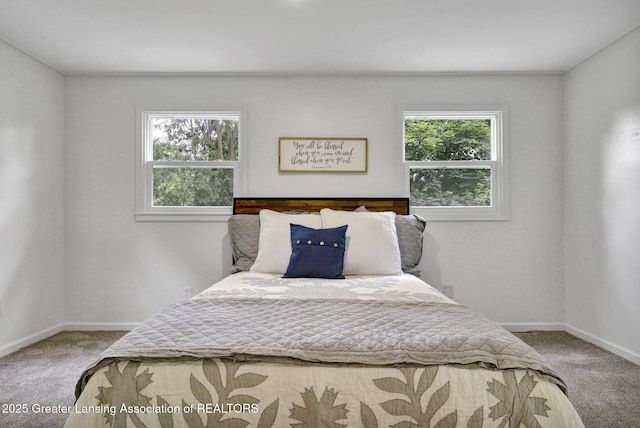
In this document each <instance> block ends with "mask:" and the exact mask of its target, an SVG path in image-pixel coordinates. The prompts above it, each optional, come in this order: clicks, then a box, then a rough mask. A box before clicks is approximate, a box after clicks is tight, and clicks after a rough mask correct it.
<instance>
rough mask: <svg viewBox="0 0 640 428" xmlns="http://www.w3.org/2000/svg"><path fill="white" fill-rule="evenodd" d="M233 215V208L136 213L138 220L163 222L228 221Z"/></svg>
mask: <svg viewBox="0 0 640 428" xmlns="http://www.w3.org/2000/svg"><path fill="white" fill-rule="evenodd" d="M230 216H231V208H229V210H228V211H225V212H216V213H211V212H209V213H193V212H192V213H179V212H178V213H177V212H158V213H136V221H139V222H146V221H161V222H194V221H195V222H213V223H226V222H227V221H228V220H229V217H230Z"/></svg>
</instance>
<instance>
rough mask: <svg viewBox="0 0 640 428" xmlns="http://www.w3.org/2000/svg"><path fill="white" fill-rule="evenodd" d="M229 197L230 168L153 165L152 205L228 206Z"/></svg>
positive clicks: (230, 198)
mask: <svg viewBox="0 0 640 428" xmlns="http://www.w3.org/2000/svg"><path fill="white" fill-rule="evenodd" d="M232 200H233V169H229V168H218V169H209V168H160V167H157V168H154V169H153V205H154V206H156V207H184V206H193V207H209V206H229V205H231V202H232Z"/></svg>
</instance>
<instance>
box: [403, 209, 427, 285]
mask: <svg viewBox="0 0 640 428" xmlns="http://www.w3.org/2000/svg"><path fill="white" fill-rule="evenodd" d="M426 225H427V222H426V220H425V219H423V218H422V217H420V216H419V215H415V214H409V215H396V231H397V232H398V246H399V247H400V261H401V262H402V271H403V272H406V273H410V274H412V275H415V276H420V274H421V273H422V272H421V270H420V266H419V265H420V260H421V259H422V235H423V233H424V228H425V227H426Z"/></svg>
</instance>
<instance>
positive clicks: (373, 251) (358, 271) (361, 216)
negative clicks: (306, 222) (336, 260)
mask: <svg viewBox="0 0 640 428" xmlns="http://www.w3.org/2000/svg"><path fill="white" fill-rule="evenodd" d="M320 215H321V216H322V226H323V227H338V226H342V225H345V224H346V225H348V226H349V227H348V228H347V251H346V252H345V255H344V274H345V275H400V274H401V273H402V262H401V260H400V247H399V246H398V233H397V232H396V223H395V218H396V214H395V213H394V212H353V211H335V210H332V209H330V208H324V209H322V210H320Z"/></svg>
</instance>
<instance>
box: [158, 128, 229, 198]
mask: <svg viewBox="0 0 640 428" xmlns="http://www.w3.org/2000/svg"><path fill="white" fill-rule="evenodd" d="M150 121H151V122H150V124H149V132H150V133H151V138H152V149H153V173H152V181H153V206H155V207H208V206H230V205H231V203H232V200H233V185H234V183H233V181H234V180H233V178H234V169H233V168H234V165H235V163H236V162H237V160H238V119H237V118H234V119H225V118H213V117H196V118H189V117H184V118H183V117H162V116H159V117H153V116H151V117H150Z"/></svg>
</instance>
